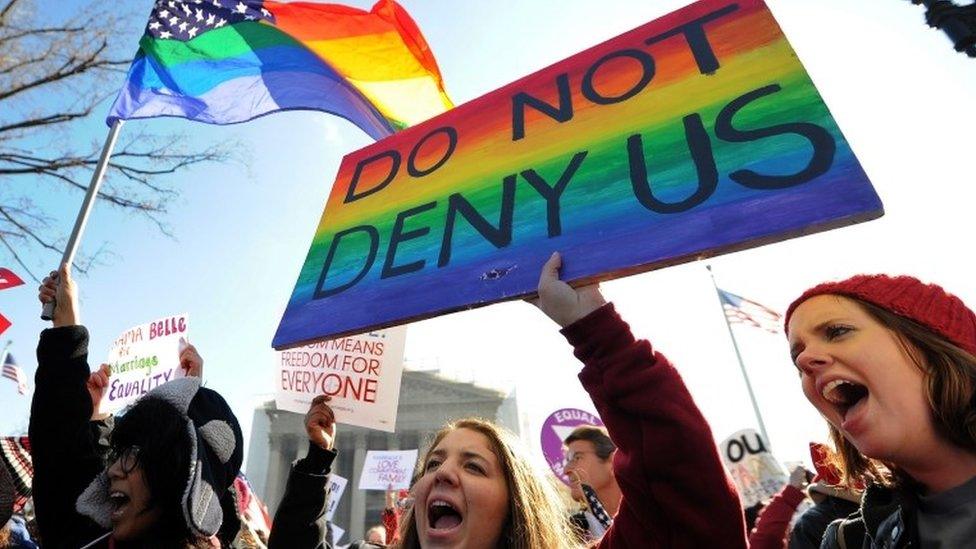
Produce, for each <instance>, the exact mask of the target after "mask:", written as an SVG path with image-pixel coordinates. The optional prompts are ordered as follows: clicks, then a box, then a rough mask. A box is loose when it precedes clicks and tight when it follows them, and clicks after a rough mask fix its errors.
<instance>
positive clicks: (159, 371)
mask: <svg viewBox="0 0 976 549" xmlns="http://www.w3.org/2000/svg"><path fill="white" fill-rule="evenodd" d="M188 327H189V316H188V315H187V314H185V313H184V314H181V315H175V316H168V317H165V318H161V319H159V320H155V321H153V322H147V323H146V324H140V325H139V326H135V327H134V328H130V329H128V330H126V331H124V332H122V335H120V336H119V337H118V338H117V339H116V340H115V341H114V342H113V343H112V346H111V347H110V348H109V350H108V360H107V362H108V365H109V366H111V368H112V375H111V377H110V381H109V386H108V389H107V390H106V392H105V396H104V397H103V398H102V404H101V411H102V412H106V413H112V414H114V413H115V412H118V411H119V410H121V409H122V408H125V407H126V406H128V405H130V404H132V403H133V402H135V401H136V400H138V399H139V397H141V396H142V395H144V394H146V393H148V392H149V391H150V390H151V389H154V388H156V387H158V386H160V385H162V384H163V383H166V382H167V381H171V380H173V379H176V378H179V377H183V375H184V372H183V369H182V368H180V353H181V352H182V351H183V349H184V348H186V345H187V343H188V339H187V338H188V331H187V330H188Z"/></svg>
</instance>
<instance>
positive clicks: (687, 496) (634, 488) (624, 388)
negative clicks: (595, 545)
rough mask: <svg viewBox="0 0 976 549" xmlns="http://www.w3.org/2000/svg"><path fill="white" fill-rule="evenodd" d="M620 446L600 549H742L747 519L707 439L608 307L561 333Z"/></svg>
mask: <svg viewBox="0 0 976 549" xmlns="http://www.w3.org/2000/svg"><path fill="white" fill-rule="evenodd" d="M562 333H563V335H564V336H566V339H567V340H568V341H569V343H570V344H572V345H573V347H574V353H575V354H576V357H577V358H578V359H580V360H581V361H582V362H583V363H584V364H585V367H584V368H583V371H582V372H580V375H579V378H580V381H582V382H583V387H584V388H585V389H586V391H587V392H588V393H589V394H590V397H591V398H592V399H593V403H594V404H595V405H596V408H597V411H598V412H599V413H600V417H601V418H602V419H603V422H604V423H605V424H606V427H607V430H608V431H609V433H610V438H611V439H613V442H614V443H615V444H616V445H617V452H616V454H615V455H614V460H613V470H614V474H615V475H616V477H617V483H618V484H620V490H621V492H622V493H623V498H622V499H621V502H620V509H619V511H618V512H617V515H616V516H615V517H614V520H613V526H611V527H610V530H608V531H607V533H606V534H605V535H604V536H603V539H602V540H601V541H600V544H599V547H600V549H621V548H625V547H627V548H631V547H632V548H648V549H650V548H656V547H668V548H678V547H723V548H729V549H735V548H738V547H741V548H745V547H746V529H745V519H744V517H743V514H742V508H741V506H740V505H739V498H738V496H737V495H736V491H735V488H734V487H733V486H732V483H731V481H730V480H729V478H728V476H727V475H726V473H725V469H724V468H723V467H722V462H721V460H720V459H719V456H718V450H717V449H716V447H715V442H714V439H713V438H712V433H711V429H710V428H709V427H708V423H706V422H705V418H704V417H702V415H701V412H700V411H699V410H698V406H696V405H695V402H694V401H693V400H692V398H691V394H689V393H688V389H687V387H685V384H684V382H683V381H682V380H681V376H680V375H678V372H677V371H676V370H675V369H674V367H672V366H671V364H670V363H669V362H668V360H667V359H666V358H664V356H663V355H661V354H660V353H657V352H654V351H653V350H652V349H651V344H650V343H648V342H647V341H643V340H642V341H637V340H635V339H634V336H633V335H632V334H631V333H630V327H629V326H628V325H627V323H626V322H624V321H623V319H621V318H620V316H619V315H618V314H617V312H616V311H615V310H614V307H613V305H612V304H607V305H604V306H603V307H601V308H600V309H597V310H596V311H594V312H592V313H590V314H589V315H587V316H586V317H585V318H582V319H580V320H578V321H576V322H575V323H573V324H572V325H570V326H567V327H566V328H564V329H563V330H562Z"/></svg>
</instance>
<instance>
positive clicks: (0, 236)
mask: <svg viewBox="0 0 976 549" xmlns="http://www.w3.org/2000/svg"><path fill="white" fill-rule="evenodd" d="M13 2H16V0H11V3H13ZM0 242H2V243H3V245H4V246H6V247H7V249H8V250H10V255H12V256H14V261H16V262H17V264H18V265H20V266H21V267H22V268H23V269H24V271H25V272H26V273H27V274H28V275H29V276H30V277H31V278H32V279H34V282H37V283H38V284H40V283H41V279H39V278H37V276H36V275H35V274H34V272H33V271H31V269H30V267H28V266H27V264H26V263H24V260H23V259H21V258H20V255H18V254H17V250H15V249H14V247H13V246H11V245H10V243H9V242H7V239H6V238H5V237H4V235H3V234H0Z"/></svg>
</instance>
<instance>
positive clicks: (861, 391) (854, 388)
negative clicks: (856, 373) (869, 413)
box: [819, 378, 870, 430]
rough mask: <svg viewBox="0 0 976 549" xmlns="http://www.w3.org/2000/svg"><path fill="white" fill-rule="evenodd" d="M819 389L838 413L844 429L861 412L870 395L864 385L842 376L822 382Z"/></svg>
mask: <svg viewBox="0 0 976 549" xmlns="http://www.w3.org/2000/svg"><path fill="white" fill-rule="evenodd" d="M819 389H820V395H821V396H823V398H824V400H826V401H827V402H828V403H830V405H831V406H832V407H833V408H834V410H835V411H836V412H837V413H838V414H839V415H840V418H841V422H842V423H841V428H842V429H844V430H848V427H849V426H850V424H851V423H852V422H853V421H854V420H855V419H856V418H857V417H859V414H860V413H861V412H863V409H864V407H865V406H866V405H867V402H868V396H870V391H868V388H867V387H866V386H865V385H862V384H860V383H857V382H856V381H851V380H849V379H842V378H838V379H834V380H831V381H828V382H825V383H822V384H821V385H820V387H819Z"/></svg>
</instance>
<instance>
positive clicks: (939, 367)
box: [830, 296, 976, 487]
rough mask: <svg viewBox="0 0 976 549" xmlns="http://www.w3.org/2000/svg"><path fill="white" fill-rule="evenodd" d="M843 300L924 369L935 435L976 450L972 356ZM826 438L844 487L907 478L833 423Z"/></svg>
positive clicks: (904, 321)
mask: <svg viewBox="0 0 976 549" xmlns="http://www.w3.org/2000/svg"><path fill="white" fill-rule="evenodd" d="M845 297H846V298H847V299H850V300H851V301H853V302H854V303H856V304H857V305H859V306H861V308H863V309H864V310H865V311H867V313H868V314H869V315H871V316H872V317H873V318H874V319H875V320H877V321H878V322H879V323H881V324H882V325H883V326H885V327H886V328H887V329H888V330H890V331H891V332H892V333H893V334H894V336H895V338H896V339H897V340H898V342H899V343H900V344H901V346H902V348H903V349H904V351H905V352H906V354H907V355H908V356H909V357H910V358H911V360H912V362H914V364H915V366H916V367H917V368H918V369H919V370H921V371H922V373H923V375H924V376H925V384H926V385H925V396H926V398H927V400H928V403H929V407H930V408H931V409H932V415H933V418H934V420H935V426H936V429H937V430H938V432H939V434H940V435H942V436H943V437H945V439H946V440H948V441H949V442H951V443H952V444H954V445H956V446H958V447H959V448H962V449H964V450H968V451H970V452H976V357H974V356H973V355H971V354H970V353H968V352H966V351H964V350H962V349H960V348H959V347H957V346H955V345H953V344H952V343H950V342H949V341H947V340H946V339H945V338H943V337H941V336H938V335H936V334H935V333H934V332H932V331H931V330H929V329H928V328H926V327H924V326H922V325H921V324H919V323H917V322H915V321H913V320H910V319H908V318H905V317H903V316H900V315H897V314H895V313H893V312H891V311H889V310H887V309H883V308H881V307H878V306H877V305H873V304H871V303H867V302H865V301H861V300H859V299H856V298H851V297H847V296H845ZM830 438H831V441H832V442H833V445H834V451H833V455H832V456H830V457H831V461H832V463H833V464H834V465H835V466H836V467H837V468H838V469H839V470H840V473H841V482H842V483H844V484H845V485H847V486H848V487H854V486H856V485H857V484H859V483H860V482H864V483H870V482H876V483H879V484H884V485H889V486H890V485H894V484H898V483H900V482H902V481H904V480H906V479H905V478H904V475H902V474H901V473H900V472H899V471H898V469H897V466H895V465H894V464H890V463H885V462H882V461H880V460H876V459H871V458H869V457H867V456H865V455H863V454H861V453H860V452H858V450H857V448H855V447H854V445H853V444H851V443H850V442H848V441H847V439H845V438H844V435H843V434H842V433H841V432H840V430H838V429H837V428H836V427H834V426H833V425H831V426H830Z"/></svg>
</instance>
